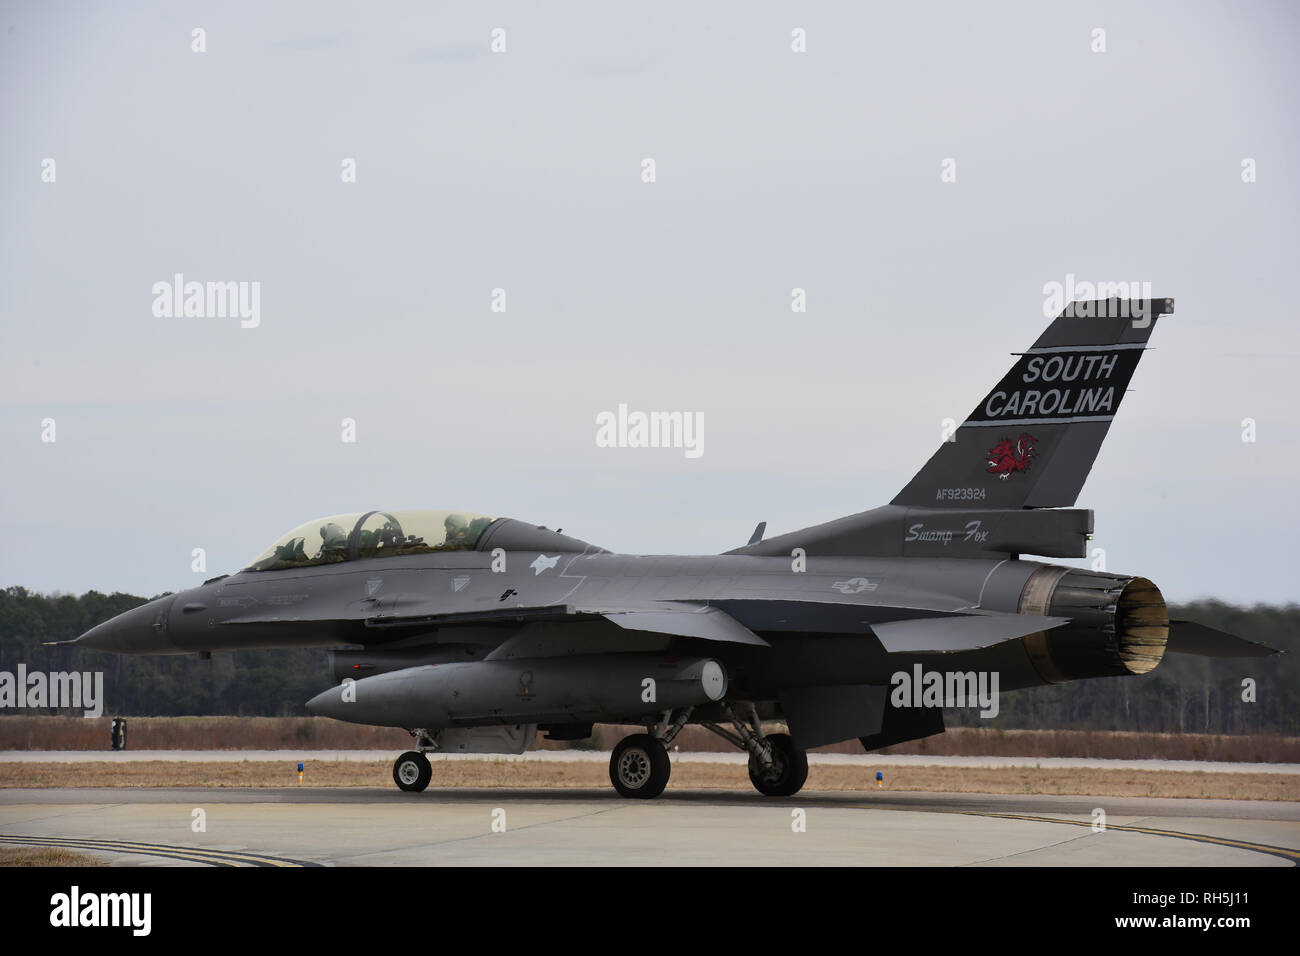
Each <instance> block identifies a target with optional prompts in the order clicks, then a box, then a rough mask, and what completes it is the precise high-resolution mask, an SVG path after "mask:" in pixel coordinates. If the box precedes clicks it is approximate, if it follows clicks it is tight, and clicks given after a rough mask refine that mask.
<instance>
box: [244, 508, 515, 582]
mask: <svg viewBox="0 0 1300 956" xmlns="http://www.w3.org/2000/svg"><path fill="white" fill-rule="evenodd" d="M495 520H496V519H495V518H492V517H489V516H488V515H479V514H472V513H470V512H466V511H367V512H365V513H358V514H349V515H331V516H330V517H328V518H317V519H316V520H315V521H308V522H307V523H306V524H304V525H300V526H298V527H297V528H294V529H293V530H292V531H290V532H289V533H288V534H286V535H284V536H283V537H282V538H280V539H279V540H278V541H276V542H275V544H273V545H271V547H269V548H267V549H266V551H264V552H263V553H262V554H261V555H260V556H259V557H258V558H257V560H255V561H254V562H253V563H252V564H251V565H249V567H248V570H249V571H280V570H282V569H284V568H304V567H308V566H310V565H314V564H335V563H337V562H339V561H356V560H359V559H365V558H389V557H393V556H395V555H403V554H433V553H435V552H442V551H472V550H473V549H474V546H475V545H477V544H478V539H479V536H480V535H481V534H482V533H483V532H484V530H485V529H486V528H487V526H488V525H490V524H491V523H492V522H493V521H495Z"/></svg>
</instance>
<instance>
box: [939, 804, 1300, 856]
mask: <svg viewBox="0 0 1300 956" xmlns="http://www.w3.org/2000/svg"><path fill="white" fill-rule="evenodd" d="M950 812H953V811H950ZM955 812H957V813H964V814H966V815H968V816H972V817H995V818H997V819H1001V820H1028V821H1030V822H1033V823H1068V824H1069V825H1071V826H1076V827H1091V826H1092V821H1090V820H1062V819H1060V818H1058V817H1036V816H1030V815H1029V814H1024V813H993V812H990V811H983V810H958V811H955ZM1103 829H1105V830H1124V831H1125V832H1128V833H1146V834H1148V835H1150V836H1163V837H1173V838H1174V839H1176V840H1191V841H1192V842H1193V843H1214V844H1218V845H1219V846H1230V847H1235V848H1236V849H1239V850H1252V851H1254V852H1255V853H1267V854H1269V855H1271V856H1280V857H1282V858H1283V859H1284V860H1291V861H1292V863H1293V864H1294V863H1296V862H1297V861H1300V850H1291V849H1288V848H1287V847H1284V846H1273V845H1271V844H1268V843H1248V842H1246V841H1245V840H1229V839H1228V838H1227V837H1216V836H1210V835H1209V834H1206V833H1184V832H1182V831H1181V830H1157V829H1155V828H1154V827H1136V826H1124V825H1122V824H1118V823H1107V824H1106V825H1105V827H1103Z"/></svg>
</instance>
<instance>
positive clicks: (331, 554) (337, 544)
mask: <svg viewBox="0 0 1300 956" xmlns="http://www.w3.org/2000/svg"><path fill="white" fill-rule="evenodd" d="M347 550H348V533H347V531H345V530H344V529H343V528H342V527H341V526H339V525H337V524H335V523H334V522H333V521H330V522H328V523H327V524H324V525H321V529H320V554H319V555H317V557H318V558H325V559H329V558H336V559H342V558H345V557H346V556H347Z"/></svg>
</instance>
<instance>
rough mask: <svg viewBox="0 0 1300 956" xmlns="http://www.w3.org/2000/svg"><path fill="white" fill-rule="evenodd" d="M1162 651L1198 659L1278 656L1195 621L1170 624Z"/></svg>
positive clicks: (1261, 646)
mask: <svg viewBox="0 0 1300 956" xmlns="http://www.w3.org/2000/svg"><path fill="white" fill-rule="evenodd" d="M1165 650H1167V651H1172V652H1173V653H1175V654H1195V655H1197V656H1198V657H1268V655H1270V654H1280V653H1281V651H1279V650H1278V649H1277V648H1275V647H1269V646H1268V645H1267V644H1259V643H1256V642H1255V641H1248V640H1246V639H1245V638H1244V637H1237V635H1235V634H1229V633H1227V632H1226V631H1220V630H1217V629H1216V628H1213V627H1207V626H1206V625H1204V624H1198V623H1197V622H1195V621H1170V622H1169V643H1168V644H1167V645H1166V646H1165Z"/></svg>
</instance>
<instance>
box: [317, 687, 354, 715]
mask: <svg viewBox="0 0 1300 956" xmlns="http://www.w3.org/2000/svg"><path fill="white" fill-rule="evenodd" d="M342 697H343V688H342V687H341V686H340V687H331V688H330V689H329V690H324V691H321V692H320V693H319V694H317V695H316V696H315V697H313V698H312V699H311V700H309V701H307V709H308V710H310V711H311V712H312V713H313V714H319V715H320V716H322V717H333V718H334V719H335V720H346V719H347V718H345V717H343V716H342V712H343V707H344V704H343V700H342Z"/></svg>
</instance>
